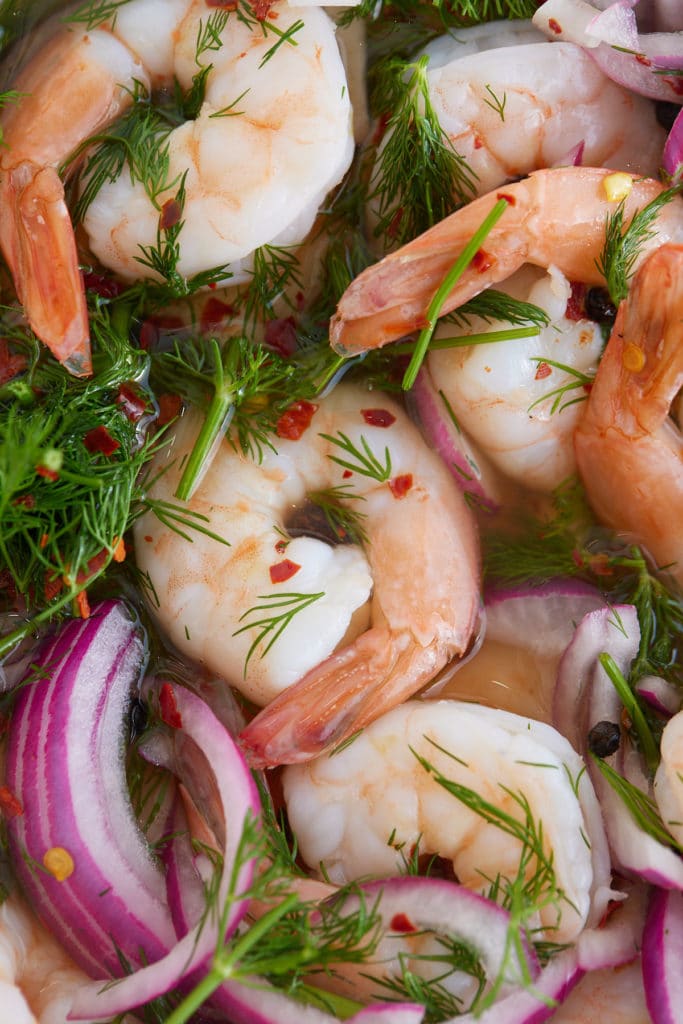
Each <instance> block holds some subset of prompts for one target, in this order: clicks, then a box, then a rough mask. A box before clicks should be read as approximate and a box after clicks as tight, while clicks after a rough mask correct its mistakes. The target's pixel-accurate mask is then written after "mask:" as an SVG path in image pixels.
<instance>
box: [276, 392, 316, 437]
mask: <svg viewBox="0 0 683 1024" xmlns="http://www.w3.org/2000/svg"><path fill="white" fill-rule="evenodd" d="M317 411H318V406H317V405H314V404H313V402H307V401H305V400H303V401H301V402H293V403H292V405H290V407H289V409H287V410H286V411H285V412H283V414H282V416H280V418H279V420H278V421H277V424H276V426H275V433H276V434H277V436H278V437H282V438H285V439H286V440H287V441H298V440H299V438H301V437H303V435H304V433H305V432H306V431H307V430H308V428H309V427H310V425H311V420H312V419H313V417H314V415H315V414H316V412H317Z"/></svg>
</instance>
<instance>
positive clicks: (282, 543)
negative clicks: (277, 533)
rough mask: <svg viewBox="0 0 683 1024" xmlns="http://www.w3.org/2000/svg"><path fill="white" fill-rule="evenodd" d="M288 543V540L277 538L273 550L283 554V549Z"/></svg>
mask: <svg viewBox="0 0 683 1024" xmlns="http://www.w3.org/2000/svg"><path fill="white" fill-rule="evenodd" d="M288 544H289V541H288V540H279V541H278V542H277V544H276V545H275V550H276V551H277V553H278V555H284V553H285V551H286V550H287V545H288Z"/></svg>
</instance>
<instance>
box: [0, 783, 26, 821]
mask: <svg viewBox="0 0 683 1024" xmlns="http://www.w3.org/2000/svg"><path fill="white" fill-rule="evenodd" d="M0 809H2V811H3V812H4V813H5V814H6V815H7V817H9V818H16V817H18V816H19V815H20V814H23V813H24V807H23V804H22V802H21V800H19V798H18V797H16V796H15V795H14V793H13V792H12V790H11V789H9V788H8V787H7V786H0Z"/></svg>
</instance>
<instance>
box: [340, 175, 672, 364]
mask: <svg viewBox="0 0 683 1024" xmlns="http://www.w3.org/2000/svg"><path fill="white" fill-rule="evenodd" d="M610 173H611V172H610V171H608V170H605V169H601V168H594V167H559V168H551V169H549V170H544V171H536V172H535V173H534V174H531V175H529V177H528V178H525V179H523V180H522V181H518V182H514V183H512V184H509V185H505V186H504V187H502V188H500V189H496V190H495V191H493V192H489V193H488V194H487V195H485V196H482V197H481V198H479V199H475V200H474V202H472V203H469V204H468V205H467V206H464V207H463V208H462V209H460V210H457V211H456V212H455V213H453V214H451V215H450V217H447V218H446V219H445V220H443V221H441V223H439V224H437V225H435V226H434V227H433V228H430V230H429V231H426V232H425V233H424V234H423V235H420V236H419V237H418V238H416V239H414V240H413V241H412V242H409V243H408V244H407V245H404V246H403V247H402V248H401V249H398V250H397V251H396V252H394V253H391V254H390V255H389V256H386V257H385V258H384V259H383V260H381V261H380V262H379V263H376V264H374V266H371V267H369V268H368V269H367V270H365V271H364V272H363V273H362V274H360V275H359V276H358V277H357V278H356V279H355V280H354V281H352V283H351V284H350V285H349V287H348V288H347V289H346V291H345V293H344V295H343V296H342V298H341V300H340V302H339V305H338V307H337V311H336V313H335V314H334V316H333V318H332V320H331V323H330V341H331V343H332V345H333V347H334V348H335V349H336V350H337V351H338V352H340V353H343V354H345V355H353V354H355V353H358V352H364V351H366V350H367V349H371V348H379V347H380V346H381V345H385V344H386V343H387V342H389V341H394V340H395V339H397V338H400V337H402V336H403V335H405V334H408V333H409V332H410V331H413V330H416V329H419V328H421V327H423V326H424V325H425V323H426V315H427V310H428V307H429V304H430V302H431V300H432V298H433V296H434V293H435V292H436V290H437V288H438V287H439V285H440V284H441V283H442V281H443V280H444V278H445V277H446V275H447V274H448V272H449V270H450V269H451V267H452V266H453V263H454V262H455V260H456V258H457V256H459V255H460V253H461V252H462V250H463V249H464V248H465V245H466V244H467V243H468V242H469V241H470V239H471V238H472V236H473V235H474V233H475V232H476V231H477V229H478V228H479V227H480V226H481V224H482V222H483V221H484V219H485V218H486V216H487V215H488V214H489V213H490V212H491V210H492V209H493V207H494V206H495V204H496V203H497V202H498V200H499V199H505V200H507V203H508V206H507V209H506V210H505V211H504V213H503V215H502V217H501V218H500V220H499V221H498V223H497V224H496V225H495V226H494V228H493V229H492V230H491V232H490V233H489V234H488V236H487V238H486V240H485V242H484V244H483V246H482V248H481V249H480V250H479V253H478V254H477V258H476V259H474V260H473V261H472V262H471V263H470V264H469V265H468V266H467V268H466V269H465V271H464V272H463V274H462V275H461V277H460V278H459V280H458V281H457V283H456V284H455V286H454V287H453V289H452V290H451V292H450V294H449V295H448V297H447V298H446V301H445V302H444V304H443V307H442V309H441V312H442V313H449V312H450V311H451V310H452V309H455V308H456V307H457V306H460V305H462V304H463V303H464V302H466V301H467V300H468V299H470V298H472V297H473V296H474V295H478V294H479V292H482V291H483V290H484V289H485V288H488V287H489V286H490V285H493V284H497V283H499V282H501V281H504V280H505V279H506V278H508V277H509V276H510V275H511V274H512V273H513V272H514V271H515V270H518V269H519V268H520V267H521V266H523V264H525V263H532V264H534V265H536V266H540V267H545V268H547V267H549V266H551V265H554V266H556V267H558V269H559V270H561V271H562V273H563V274H564V275H565V277H567V278H569V280H570V281H581V282H583V283H585V284H589V285H597V284H604V280H603V278H602V275H601V274H600V271H599V269H598V267H597V261H598V260H599V257H600V255H601V252H602V249H603V246H604V243H605V221H606V218H607V217H608V215H609V214H610V213H614V211H615V209H616V207H617V203H616V202H614V201H610V200H609V199H608V195H607V192H606V191H605V187H604V181H605V178H606V177H607V175H608V174H610ZM662 188H663V186H662V185H660V184H659V182H656V181H653V180H650V179H645V178H636V177H633V183H632V187H631V190H630V192H629V194H628V196H627V198H626V200H625V205H624V220H625V221H626V222H628V221H630V219H631V218H632V217H633V215H634V213H635V212H636V211H637V210H638V209H641V208H642V207H643V206H645V205H646V204H647V203H648V202H650V201H651V200H653V199H654V198H655V197H656V196H658V195H659V194H660V193H661V191H662ZM682 234H683V200H681V199H674V200H673V201H672V202H671V203H668V204H667V205H666V206H665V207H664V208H663V209H662V210H661V211H660V214H659V217H658V219H657V235H656V237H652V238H650V239H649V240H647V241H646V243H645V245H644V247H643V249H642V250H641V252H642V255H644V254H645V252H646V251H650V250H652V248H654V247H656V246H657V245H661V244H663V243H664V242H667V241H671V240H674V241H675V240H677V239H678V238H679V237H681V235H682Z"/></svg>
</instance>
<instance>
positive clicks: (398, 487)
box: [389, 473, 413, 498]
mask: <svg viewBox="0 0 683 1024" xmlns="http://www.w3.org/2000/svg"><path fill="white" fill-rule="evenodd" d="M412 486H413V474H412V473H401V475H400V476H395V477H394V478H393V480H390V481H389V488H390V490H391V493H392V494H393V496H394V497H395V498H405V496H406V494H407V493H408V491H409V490H410V489H411V487H412Z"/></svg>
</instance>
